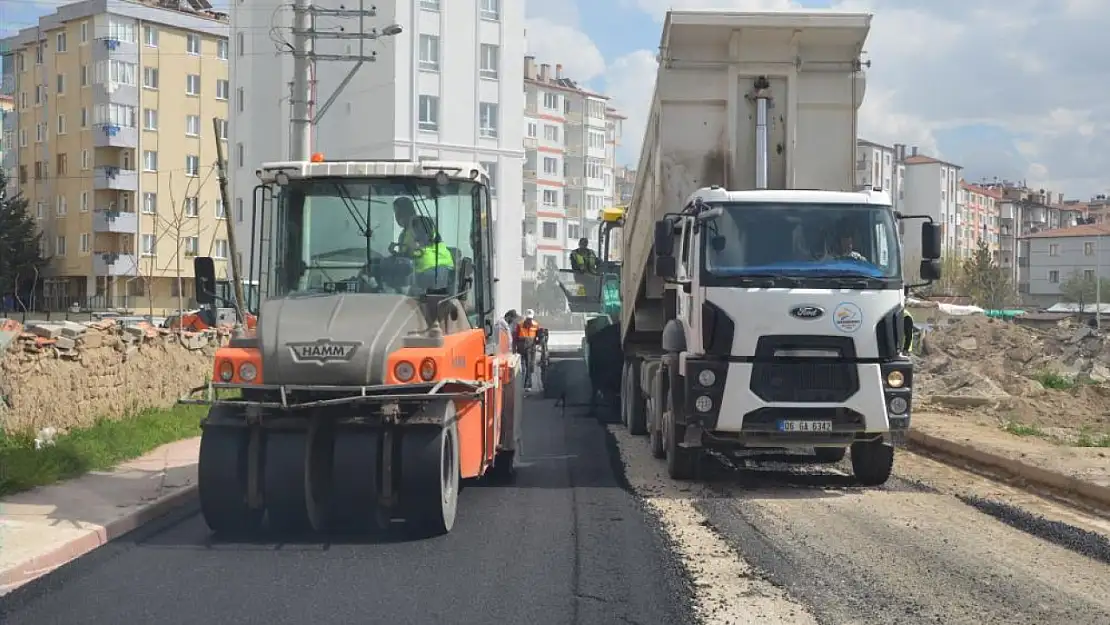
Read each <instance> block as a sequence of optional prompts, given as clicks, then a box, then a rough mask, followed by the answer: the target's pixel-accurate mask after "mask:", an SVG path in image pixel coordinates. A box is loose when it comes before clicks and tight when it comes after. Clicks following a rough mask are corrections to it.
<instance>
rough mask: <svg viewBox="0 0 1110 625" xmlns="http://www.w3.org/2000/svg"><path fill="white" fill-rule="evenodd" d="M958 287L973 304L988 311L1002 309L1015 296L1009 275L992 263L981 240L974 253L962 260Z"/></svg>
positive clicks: (988, 251)
mask: <svg viewBox="0 0 1110 625" xmlns="http://www.w3.org/2000/svg"><path fill="white" fill-rule="evenodd" d="M959 287H960V291H961V292H962V293H963V294H964V295H966V296H968V297H969V298H971V301H972V303H973V304H975V305H977V306H981V307H983V308H986V309H988V310H992V309H993V310H998V309H1002V308H1004V307H1005V306H1006V305H1007V304H1009V303H1010V302H1012V301H1013V300H1014V299H1015V297H1014V296H1015V295H1016V294H1015V292H1014V288H1013V285H1012V284H1011V283H1010V273H1009V272H1008V271H1006V270H1005V269H1003V268H1001V267H999V266H998V264H997V263H995V262H994V258H993V257H992V254H991V250H990V247H988V246H987V242H986V241H984V240H983V239H979V243H978V245H976V247H975V252H974V253H973V254H972V255H971V256H970V257H968V258H966V259H964V262H963V267H962V272H961V274H960V284H959Z"/></svg>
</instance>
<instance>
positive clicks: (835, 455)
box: [813, 447, 848, 464]
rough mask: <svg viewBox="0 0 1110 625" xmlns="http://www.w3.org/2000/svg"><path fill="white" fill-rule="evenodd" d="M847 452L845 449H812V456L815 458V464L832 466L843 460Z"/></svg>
mask: <svg viewBox="0 0 1110 625" xmlns="http://www.w3.org/2000/svg"><path fill="white" fill-rule="evenodd" d="M847 452H848V449H847V448H845V447H814V448H813V455H815V456H817V462H824V463H829V464H833V463H836V462H840V461H841V460H843V459H844V454H845V453H847Z"/></svg>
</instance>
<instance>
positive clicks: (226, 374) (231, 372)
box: [220, 360, 235, 382]
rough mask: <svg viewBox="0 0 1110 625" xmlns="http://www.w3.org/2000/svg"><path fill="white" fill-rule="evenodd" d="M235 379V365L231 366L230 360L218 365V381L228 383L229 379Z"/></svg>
mask: <svg viewBox="0 0 1110 625" xmlns="http://www.w3.org/2000/svg"><path fill="white" fill-rule="evenodd" d="M234 377H235V365H233V364H231V361H230V360H225V361H223V362H221V363H220V380H222V381H224V382H230V381H231V378H234Z"/></svg>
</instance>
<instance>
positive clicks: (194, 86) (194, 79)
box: [185, 74, 200, 95]
mask: <svg viewBox="0 0 1110 625" xmlns="http://www.w3.org/2000/svg"><path fill="white" fill-rule="evenodd" d="M185 95H200V75H199V74H189V75H188V76H186V77H185Z"/></svg>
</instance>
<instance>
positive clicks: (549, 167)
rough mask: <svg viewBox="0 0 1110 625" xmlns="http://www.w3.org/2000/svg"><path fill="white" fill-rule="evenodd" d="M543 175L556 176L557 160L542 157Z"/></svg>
mask: <svg viewBox="0 0 1110 625" xmlns="http://www.w3.org/2000/svg"><path fill="white" fill-rule="evenodd" d="M543 173H545V174H551V175H556V174H558V173H559V159H557V158H553V157H550V156H545V157H543Z"/></svg>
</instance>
